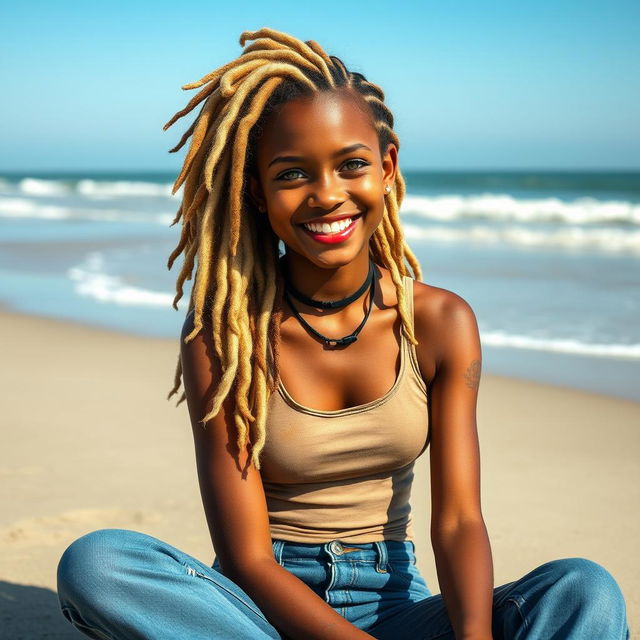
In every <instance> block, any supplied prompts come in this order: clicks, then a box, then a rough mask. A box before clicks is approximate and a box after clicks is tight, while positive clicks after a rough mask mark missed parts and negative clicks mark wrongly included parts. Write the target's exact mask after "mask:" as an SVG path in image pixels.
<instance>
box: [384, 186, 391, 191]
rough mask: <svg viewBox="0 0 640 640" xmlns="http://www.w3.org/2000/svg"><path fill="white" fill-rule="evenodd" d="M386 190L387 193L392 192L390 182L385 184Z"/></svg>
mask: <svg viewBox="0 0 640 640" xmlns="http://www.w3.org/2000/svg"><path fill="white" fill-rule="evenodd" d="M384 192H385V193H391V187H390V186H389V185H388V184H385V185H384Z"/></svg>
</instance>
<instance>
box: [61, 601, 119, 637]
mask: <svg viewBox="0 0 640 640" xmlns="http://www.w3.org/2000/svg"><path fill="white" fill-rule="evenodd" d="M61 610H62V615H64V617H65V618H66V619H67V620H68V621H69V622H70V623H71V624H72V625H73V626H74V627H75V628H76V629H77V630H78V631H80V632H82V631H83V629H85V630H87V631H91V633H94V634H96V635H98V636H100V637H101V638H102V639H103V640H114V639H113V636H110V635H108V634H106V633H105V632H104V631H102V629H98V628H97V627H91V626H89V625H88V624H85V623H84V622H78V620H76V617H77V611H76V610H75V609H73V608H72V607H61Z"/></svg>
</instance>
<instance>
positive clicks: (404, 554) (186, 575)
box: [58, 529, 629, 640]
mask: <svg viewBox="0 0 640 640" xmlns="http://www.w3.org/2000/svg"><path fill="white" fill-rule="evenodd" d="M272 544H273V553H274V557H275V559H276V561H277V562H278V563H279V564H280V565H282V566H283V567H284V568H285V569H287V570H288V571H290V572H291V573H293V574H294V575H295V576H297V577H298V578H300V579H301V580H303V581H304V582H305V583H306V584H307V585H308V586H309V587H310V588H311V589H312V590H313V591H314V592H315V593H316V594H318V595H319V596H320V597H321V598H323V599H324V600H325V602H327V603H328V604H329V605H330V606H331V607H333V608H334V609H335V610H336V611H337V612H338V613H340V614H341V615H342V616H343V617H345V618H346V619H347V620H349V621H350V622H351V623H353V624H354V625H355V626H357V627H358V628H360V629H363V630H364V631H366V632H367V633H369V634H370V635H372V636H373V637H374V638H378V639H379V640H382V639H384V640H405V639H406V640H408V639H411V640H433V639H435V638H438V639H440V640H443V639H445V638H446V639H449V638H451V639H453V638H454V634H453V631H452V628H451V625H450V623H449V618H448V616H447V613H446V609H445V606H444V602H443V600H442V596H441V595H432V594H431V591H430V590H429V587H428V586H427V584H426V582H425V581H424V579H423V577H422V576H421V575H420V572H419V571H418V568H417V566H416V558H415V546H414V544H413V542H411V541H408V540H407V541H403V542H400V541H393V540H387V541H384V542H369V543H359V544H352V543H347V542H341V541H339V540H332V541H329V542H326V543H321V544H302V543H297V542H287V541H283V540H277V539H274V540H273V541H272ZM58 596H59V598H60V605H61V607H62V612H63V614H64V615H65V617H66V618H67V619H68V620H69V621H70V622H71V623H72V624H73V625H74V626H75V627H76V628H77V629H79V630H80V631H82V632H83V633H84V634H85V635H87V636H89V637H90V638H99V639H102V640H104V639H108V640H116V639H118V640H120V639H133V638H135V639H139V638H144V639H148V640H164V639H167V640H168V639H171V640H175V639H181V640H191V639H193V640H196V639H201V638H202V639H204V638H208V639H212V638H219V639H221V640H266V639H267V638H282V636H281V635H280V634H279V633H278V631H277V629H276V628H275V627H273V626H272V625H271V624H270V623H269V622H268V620H267V619H266V617H265V616H264V614H263V613H262V612H261V611H260V609H259V608H258V606H257V605H256V604H255V603H254V602H253V601H252V600H251V598H250V597H249V596H248V595H247V594H246V593H245V592H244V591H243V590H242V589H241V588H240V587H239V586H237V585H236V584H235V583H233V582H232V581H231V580H229V579H228V578H227V577H226V576H224V575H223V574H222V573H221V572H220V565H219V563H218V561H217V559H215V560H214V562H213V565H212V566H211V567H210V566H208V565H207V564H205V563H203V562H200V561H199V560H197V559H196V558H193V557H192V556H190V555H188V554H186V553H184V552H182V551H180V550H178V549H176V548H175V547H173V546H171V545H169V544H167V543H165V542H163V541H161V540H158V539H157V538H153V537H151V536H148V535H146V534H144V533H139V532H136V531H129V530H126V529H100V530H98V531H93V532H91V533H88V534H87V535H84V536H82V537H81V538H78V539H77V540H76V541H74V542H73V543H72V544H71V545H70V546H69V547H68V548H67V549H66V551H65V552H64V554H63V555H62V558H61V559H60V563H59V565H58ZM493 637H494V639H495V640H501V639H505V640H506V639H508V640H512V639H520V638H527V640H553V639H560V638H562V639H563V640H568V639H571V640H573V639H575V640H577V639H585V640H587V639H588V640H593V639H597V640H626V639H627V638H629V630H628V625H627V619H626V607H625V601H624V598H623V596H622V593H621V591H620V588H619V586H618V584H617V583H616V581H615V580H614V578H613V577H612V576H611V574H610V573H609V572H608V571H607V570H606V569H605V568H604V567H602V566H601V565H599V564H597V563H595V562H592V561H591V560H587V559H585V558H565V559H561V560H552V561H550V562H546V563H545V564H543V565H540V566H539V567H537V568H535V569H534V570H533V571H530V572H529V573H527V574H526V575H525V576H523V577H522V578H520V579H519V580H515V581H513V582H509V583H507V584H503V585H502V586H499V587H496V588H495V589H494V591H493Z"/></svg>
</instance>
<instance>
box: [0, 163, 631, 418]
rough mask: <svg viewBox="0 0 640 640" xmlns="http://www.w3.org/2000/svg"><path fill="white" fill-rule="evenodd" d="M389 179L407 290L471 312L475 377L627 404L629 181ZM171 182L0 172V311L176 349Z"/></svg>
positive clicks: (478, 175)
mask: <svg viewBox="0 0 640 640" xmlns="http://www.w3.org/2000/svg"><path fill="white" fill-rule="evenodd" d="M404 175H405V178H406V181H407V197H406V199H405V202H404V204H403V207H402V210H401V219H402V224H403V228H404V230H405V235H406V239H407V242H408V243H409V245H410V246H411V248H412V250H413V251H414V253H415V254H416V256H417V257H418V259H419V261H420V264H421V266H422V270H423V277H422V280H423V282H426V283H428V284H431V285H434V286H438V287H443V288H446V289H450V290H451V291H454V292H455V293H457V294H458V295H460V296H462V297H463V298H464V299H465V300H467V302H469V304H470V305H471V306H472V308H473V309H474V311H475V313H476V317H477V320H478V325H479V328H480V334H481V340H482V349H483V371H484V372H489V373H495V374H499V375H507V376H513V377H518V378H524V379H529V380H535V381H539V382H546V383H549V384H554V385H561V386H567V387H572V388H578V389H584V390H588V391H595V392H600V393H606V394H611V395H616V396H620V397H625V398H630V399H634V400H640V172H560V171H554V172H551V171H549V172H545V171H517V172H515V171H514V172H505V171H473V172H469V171H466V172H463V171H459V172H443V171H440V172H436V171H423V172H418V171H407V172H405V174H404ZM174 177H175V176H174V175H170V174H166V173H143V172H140V173H134V172H129V173H92V172H82V173H76V174H54V173H48V174H44V173H35V172H26V173H22V174H8V173H5V174H0V276H1V277H0V304H2V305H3V306H5V307H6V308H9V309H16V310H19V311H23V312H28V313H32V314H36V315H43V316H50V317H55V318H62V319H71V320H74V321H78V322H83V323H86V324H90V325H95V326H99V327H106V328H109V329H114V330H117V331H122V332H127V333H133V334H137V335H148V336H158V337H167V338H175V339H176V344H177V340H178V336H179V333H180V328H181V326H182V320H183V317H184V312H185V310H186V306H187V304H188V300H189V289H188V288H186V289H185V294H184V297H183V298H182V300H181V301H180V302H179V303H178V304H179V307H180V310H179V311H176V310H174V309H173V308H172V306H171V302H172V300H173V297H174V291H175V279H176V277H177V273H178V271H179V269H180V266H181V264H182V261H181V259H179V260H178V261H177V262H176V264H175V265H174V267H173V269H172V271H168V270H167V268H166V262H167V257H168V255H169V254H170V252H171V251H172V250H173V248H174V247H175V245H176V243H177V241H178V237H179V233H180V227H179V225H176V226H174V227H170V226H169V225H170V223H171V221H172V220H173V218H174V216H175V212H176V210H177V208H178V204H179V194H178V195H176V196H171V195H170V194H171V184H172V181H173V179H174ZM187 284H189V282H187ZM531 410H535V408H534V407H532V408H531Z"/></svg>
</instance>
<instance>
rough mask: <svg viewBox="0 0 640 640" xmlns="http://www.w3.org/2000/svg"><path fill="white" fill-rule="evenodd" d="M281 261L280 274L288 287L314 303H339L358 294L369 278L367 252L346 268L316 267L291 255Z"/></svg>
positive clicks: (285, 256) (286, 255)
mask: <svg viewBox="0 0 640 640" xmlns="http://www.w3.org/2000/svg"><path fill="white" fill-rule="evenodd" d="M281 260H282V263H283V264H282V270H283V273H285V274H286V277H287V280H288V281H289V282H290V283H291V285H292V286H293V287H294V288H295V289H296V290H297V291H299V292H300V293H303V294H304V295H306V296H308V297H309V298H313V299H315V300H324V301H331V302H333V301H336V300H342V299H343V298H346V297H347V296H350V295H352V294H353V293H354V292H355V291H357V290H358V289H359V288H360V287H361V286H362V283H363V282H364V281H365V280H366V278H367V275H368V274H369V262H370V258H369V253H368V252H367V253H364V252H363V253H362V254H361V255H359V256H358V257H357V258H355V259H354V260H353V261H352V262H349V263H347V264H345V265H341V266H339V267H329V268H322V267H318V266H317V265H315V264H313V263H312V262H310V261H309V260H306V259H304V258H301V257H300V256H298V255H297V254H295V253H291V252H288V253H286V254H285V255H284V256H283V258H282V259H281ZM300 304H302V303H300ZM305 306H306V305H305Z"/></svg>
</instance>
